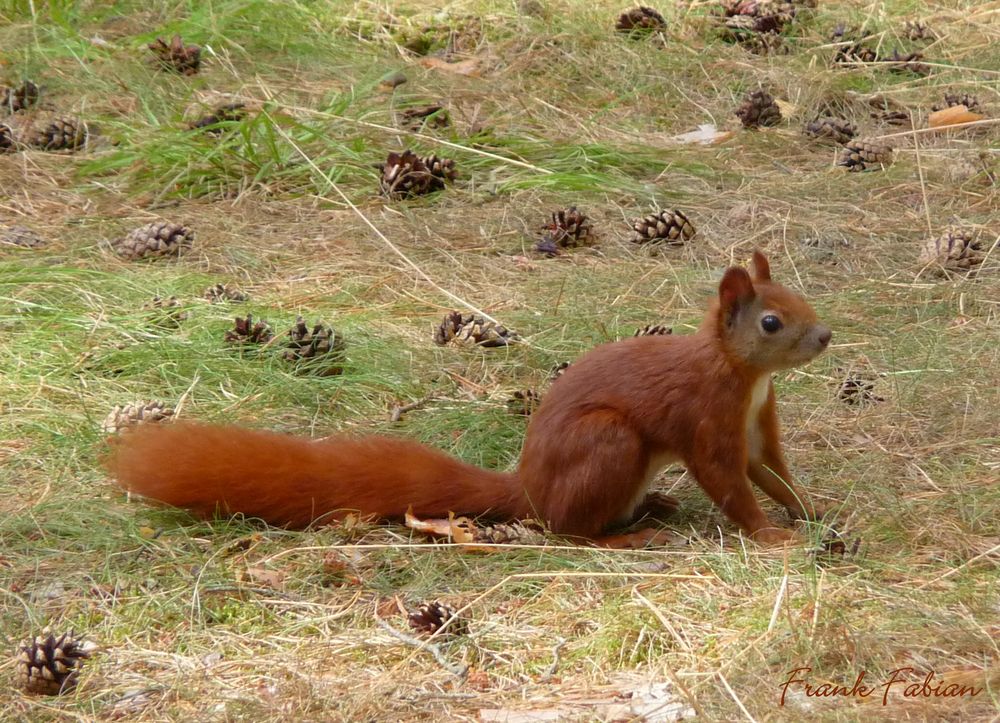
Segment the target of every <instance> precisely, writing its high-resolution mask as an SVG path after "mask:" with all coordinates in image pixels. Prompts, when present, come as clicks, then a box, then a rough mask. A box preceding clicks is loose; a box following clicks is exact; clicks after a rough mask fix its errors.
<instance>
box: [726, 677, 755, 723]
mask: <svg viewBox="0 0 1000 723" xmlns="http://www.w3.org/2000/svg"><path fill="white" fill-rule="evenodd" d="M716 675H718V676H719V680H721V681H722V685H723V686H725V688H726V690H727V691H729V695H730V696H731V697H732V699H733V700H735V701H736V705H738V706H739V707H740V710H741V711H743V715H745V716H746V717H747V720H748V721H750V723H757V719H756V718H754V717H753V716H752V715H750V711H748V710H747V708H746V706H745V705H743V701H742V700H740V699H739V696H737V695H736V691H735V690H733V689H732V688H731V687H730V686H729V681H728V680H726V676H724V675H723V674H722V671H721V670H720V671H717V672H716Z"/></svg>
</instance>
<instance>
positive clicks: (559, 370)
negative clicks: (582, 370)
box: [549, 361, 570, 382]
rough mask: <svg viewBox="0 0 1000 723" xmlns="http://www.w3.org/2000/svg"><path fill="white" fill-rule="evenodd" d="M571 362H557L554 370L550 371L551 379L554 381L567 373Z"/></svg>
mask: <svg viewBox="0 0 1000 723" xmlns="http://www.w3.org/2000/svg"><path fill="white" fill-rule="evenodd" d="M569 364H570V363H569V362H567V361H564V362H559V363H558V364H556V365H555V366H554V367H552V371H550V372H549V379H550V380H551V381H553V382H554V381H555V380H556V379H558V378H559V377H561V376H562V375H563V374H565V373H566V370H567V369H569Z"/></svg>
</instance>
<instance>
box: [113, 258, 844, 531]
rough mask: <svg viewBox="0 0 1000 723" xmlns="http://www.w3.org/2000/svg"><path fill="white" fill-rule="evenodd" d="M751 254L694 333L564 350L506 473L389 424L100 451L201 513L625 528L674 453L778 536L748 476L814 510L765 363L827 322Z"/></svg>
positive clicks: (274, 519)
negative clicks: (360, 433)
mask: <svg viewBox="0 0 1000 723" xmlns="http://www.w3.org/2000/svg"><path fill="white" fill-rule="evenodd" d="M752 271H753V273H752V275H751V274H750V273H748V272H747V271H746V270H745V269H743V268H739V267H732V268H729V269H727V270H726V272H725V274H724V275H723V277H722V280H721V282H720V283H719V293H718V297H717V298H716V299H715V300H713V302H712V304H711V306H710V308H709V309H708V312H707V313H706V314H705V317H704V321H703V322H702V324H701V326H700V328H699V329H698V331H697V332H696V333H694V334H689V335H683V336H680V335H653V336H639V337H632V338H628V339H623V340H621V341H616V342H613V343H610V344H604V345H602V346H599V347H597V348H595V349H593V350H592V351H590V352H589V353H587V354H585V355H584V356H583V357H582V358H580V359H579V360H578V361H576V362H575V363H573V364H572V365H571V366H569V368H568V369H567V370H566V372H565V373H564V374H563V375H562V376H561V377H560V378H559V379H558V380H556V382H555V383H554V384H553V385H552V388H551V389H550V391H549V392H548V393H547V394H546V395H545V397H544V398H543V400H542V403H541V405H540V407H539V408H538V409H537V410H536V411H535V413H534V414H533V415H532V418H531V423H530V424H529V426H528V431H527V436H526V438H525V441H524V448H523V451H522V454H521V461H520V464H519V465H518V467H517V471H516V472H513V473H504V472H493V471H488V470H484V469H479V468H478V467H474V466H472V465H469V464H466V463H464V462H461V461H459V460H457V459H453V458H452V457H449V456H448V455H446V454H444V453H443V452H439V451H437V450H434V449H431V448H428V447H425V446H423V445H421V444H418V443H417V442H414V441H409V440H405V439H397V438H391V437H375V436H373V437H364V438H360V439H349V438H342V437H333V438H327V439H323V440H318V441H314V440H311V439H308V438H304V437H295V436H290V435H285V434H278V433H274V432H265V431H255V430H251V429H245V428H240V427H230V426H215V425H203V424H193V423H174V424H163V425H142V426H140V427H139V428H138V429H136V430H135V431H133V432H130V433H127V434H125V435H123V436H122V437H121V438H120V439H118V440H116V441H115V443H114V444H113V445H112V447H111V450H110V453H109V454H108V455H107V458H106V466H107V467H108V469H109V471H110V472H111V473H112V474H113V475H115V477H116V478H117V480H118V483H119V484H120V485H121V486H122V487H124V488H126V489H127V490H130V491H133V492H137V493H139V494H141V495H144V496H146V497H150V498H153V499H155V500H160V501H162V502H166V503H168V504H171V505H174V506H177V507H183V508H187V509H189V510H191V511H193V512H194V513H195V514H197V515H199V516H202V517H212V516H213V515H216V514H218V513H223V514H232V513H242V514H244V515H246V516H248V517H257V518H260V519H262V520H264V521H266V522H268V523H271V524H274V525H280V526H286V527H293V528H303V527H307V526H309V525H311V524H313V523H316V522H323V521H327V520H331V519H337V518H340V517H343V516H344V515H346V514H348V513H349V512H360V513H361V514H363V515H371V516H376V517H379V518H386V519H393V518H395V519H398V518H402V517H403V515H404V513H405V512H406V511H407V510H408V509H411V508H412V511H413V513H414V514H415V515H417V516H418V517H446V516H447V515H448V513H449V512H454V513H456V514H467V515H485V516H487V517H490V518H504V519H520V518H525V517H532V518H535V519H539V520H542V521H544V522H545V523H546V524H547V525H548V527H549V529H550V530H551V531H552V532H554V533H557V534H562V535H569V536H578V537H583V538H587V539H590V540H592V541H596V542H598V543H603V544H608V545H613V546H634V545H635V544H637V543H645V542H650V541H653V540H656V539H659V538H658V537H657V535H656V534H655V533H654V531H653V530H652V529H647V530H642V531H640V532H639V533H631V535H618V536H615V535H611V534H609V531H610V530H612V529H613V528H615V527H617V526H621V525H627V524H629V523H631V522H633V521H635V520H638V519H640V518H641V517H642V516H645V515H647V514H650V513H656V512H660V513H663V512H669V511H671V510H672V508H674V507H675V506H676V500H673V498H670V497H667V496H666V495H661V494H658V493H650V492H649V487H650V484H651V483H652V481H653V479H654V478H655V477H656V474H657V472H658V471H659V470H660V469H661V468H663V467H664V466H665V465H667V464H670V463H671V462H681V463H683V464H684V465H685V466H686V467H687V469H688V471H689V472H690V473H691V474H692V476H693V477H694V478H695V479H696V480H697V482H698V484H699V485H701V487H702V489H704V490H705V492H706V493H707V494H708V496H709V497H711V498H712V500H713V501H714V502H715V503H716V504H717V505H718V506H719V507H720V508H721V509H722V511H723V512H724V513H725V514H726V516H727V517H729V519H730V520H732V521H733V522H735V523H736V524H737V525H739V526H740V528H742V529H743V531H744V532H746V533H747V534H749V535H750V536H751V537H752V538H753V539H755V540H756V541H758V542H760V543H763V544H773V543H780V542H783V541H785V540H789V539H791V538H792V537H793V533H792V532H791V531H790V530H788V529H783V528H780V527H778V526H777V525H775V524H774V523H773V522H772V521H771V520H770V519H768V517H767V515H766V514H765V513H764V511H763V510H762V509H761V507H760V505H759V504H758V502H757V500H756V498H755V496H754V493H753V489H752V487H751V484H750V483H751V482H753V483H754V484H755V485H757V486H758V487H760V488H761V489H762V490H763V491H764V492H765V493H766V494H767V495H769V496H770V497H772V498H773V499H775V500H776V501H778V502H780V503H781V504H782V505H784V507H785V508H786V509H788V510H789V512H791V513H792V515H793V516H795V517H798V518H815V517H817V516H819V515H821V514H822V513H821V511H820V510H819V509H818V508H817V507H816V506H814V505H813V504H812V502H810V501H809V500H808V498H807V497H806V495H805V494H803V492H802V491H801V490H799V489H798V488H797V487H796V486H795V485H794V484H793V482H792V477H791V475H790V474H789V472H788V468H787V467H786V465H785V460H784V457H783V455H782V453H781V443H780V439H779V431H778V416H777V410H776V408H775V398H774V387H773V386H772V383H771V373H772V372H774V371H776V370H779V369H788V368H791V367H794V366H798V365H800V364H804V363H806V362H808V361H810V360H811V359H812V358H814V357H815V356H816V355H818V354H819V353H820V352H822V351H823V350H824V349H825V348H826V346H827V345H828V344H829V342H830V337H831V331H830V329H828V328H827V327H826V326H823V325H822V324H820V323H818V322H817V319H816V313H815V312H814V311H813V309H812V308H811V307H810V306H809V304H808V303H806V301H805V300H804V299H803V298H802V297H801V296H799V295H798V294H796V293H794V292H792V291H791V290H789V289H787V288H785V287H784V286H781V285H779V284H776V283H774V282H772V281H771V272H770V268H769V265H768V261H767V258H766V257H765V256H764V255H763V254H762V253H760V252H759V251H757V252H754V255H753V262H752ZM636 535H638V537H635V536H636Z"/></svg>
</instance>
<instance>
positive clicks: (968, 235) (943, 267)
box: [918, 229, 986, 276]
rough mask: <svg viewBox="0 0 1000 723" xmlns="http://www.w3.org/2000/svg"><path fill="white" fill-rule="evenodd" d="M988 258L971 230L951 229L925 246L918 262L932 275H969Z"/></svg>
mask: <svg viewBox="0 0 1000 723" xmlns="http://www.w3.org/2000/svg"><path fill="white" fill-rule="evenodd" d="M985 258H986V256H985V254H984V253H983V251H982V244H981V243H980V242H979V241H977V240H976V238H975V234H974V233H973V232H972V230H971V229H949V230H948V231H947V233H945V234H944V235H943V236H940V237H938V238H934V239H931V240H929V241H927V243H925V244H924V247H923V249H922V250H921V252H920V257H919V259H918V262H919V264H920V266H921V267H927V268H928V271H929V272H930V273H931V274H932V275H937V276H948V275H950V274H968V273H971V272H975V270H976V268H977V267H978V266H979V265H980V264H981V263H982V262H983V260H984V259H985Z"/></svg>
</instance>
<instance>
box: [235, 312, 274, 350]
mask: <svg viewBox="0 0 1000 723" xmlns="http://www.w3.org/2000/svg"><path fill="white" fill-rule="evenodd" d="M273 338H274V332H273V331H271V326H270V325H269V324H268V323H267V322H266V321H264V320H263V319H262V320H260V321H258V322H257V323H256V324H255V323H254V320H253V316H252V315H250V314H247V315H246V318H245V319H243V318H240V317H236V324H235V326H234V327H233V328H232V329H230V330H229V331H227V332H226V335H225V336H224V337H223V340H224V341H226V342H228V343H230V344H239V345H248V344H266V343H267V342H269V341H271V339H273Z"/></svg>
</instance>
